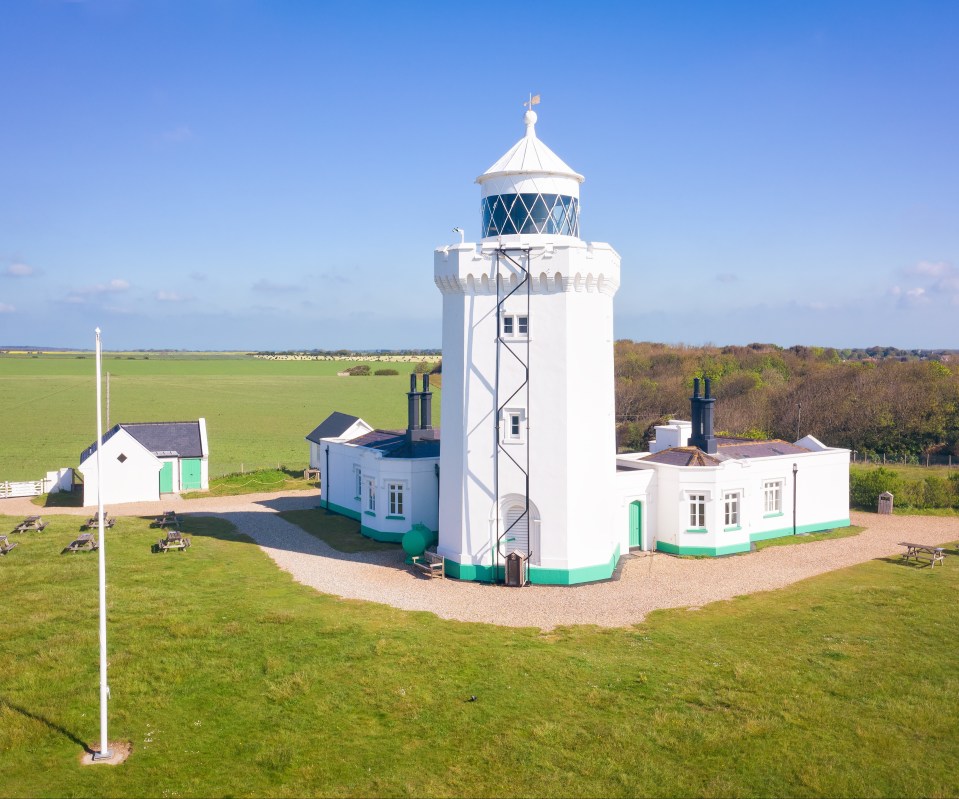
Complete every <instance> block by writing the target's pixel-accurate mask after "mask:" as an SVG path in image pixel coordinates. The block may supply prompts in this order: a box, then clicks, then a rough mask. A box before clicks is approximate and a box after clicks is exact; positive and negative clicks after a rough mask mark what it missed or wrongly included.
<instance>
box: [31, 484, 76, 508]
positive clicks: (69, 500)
mask: <svg viewBox="0 0 959 799" xmlns="http://www.w3.org/2000/svg"><path fill="white" fill-rule="evenodd" d="M30 501H31V502H32V503H33V504H34V505H38V506H39V507H41V508H82V507H83V488H82V487H79V488H75V489H73V491H58V492H57V493H55V494H42V495H41V496H39V497H34V498H33V499H31V500H30Z"/></svg>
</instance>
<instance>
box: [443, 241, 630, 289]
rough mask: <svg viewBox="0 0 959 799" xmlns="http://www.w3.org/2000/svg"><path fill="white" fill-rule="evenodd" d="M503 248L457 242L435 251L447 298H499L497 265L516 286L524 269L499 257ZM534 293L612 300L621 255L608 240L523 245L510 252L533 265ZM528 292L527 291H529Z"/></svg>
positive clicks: (502, 275) (529, 266) (510, 284)
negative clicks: (497, 294) (600, 296)
mask: <svg viewBox="0 0 959 799" xmlns="http://www.w3.org/2000/svg"><path fill="white" fill-rule="evenodd" d="M496 252H497V246H496V245H495V244H491V243H488V242H483V243H482V244H471V243H465V244H455V245H450V246H448V247H440V248H438V249H437V250H435V251H434V253H433V280H434V282H435V283H436V286H437V288H439V290H440V292H442V293H443V294H467V295H486V294H489V295H495V294H496V281H495V274H494V273H495V270H496V263H497V260H498V263H499V274H500V277H501V279H502V280H503V281H504V284H505V285H509V286H511V287H512V286H516V285H518V284H519V282H520V281H521V280H522V277H523V271H522V269H520V268H518V267H517V266H515V265H514V264H513V263H511V262H510V260H509V259H508V258H505V257H502V256H501V257H500V258H499V259H497V258H496V257H495V256H496ZM527 253H528V254H529V256H528V257H529V263H528V268H529V272H530V276H531V277H532V281H531V284H530V288H531V292H532V293H534V294H559V293H562V292H582V293H586V294H605V295H606V296H609V297H612V296H613V295H614V294H615V293H616V291H617V290H618V289H619V263H620V257H619V253H617V252H616V250H614V249H613V248H612V247H611V246H610V245H608V244H606V243H604V242H584V241H580V240H578V239H565V240H564V241H563V243H561V244H555V243H551V242H549V243H543V244H521V245H518V246H517V248H515V249H514V248H509V249H507V254H508V255H509V256H510V258H512V259H513V260H515V261H517V262H519V263H521V264H523V265H524V266H526V265H527ZM524 291H525V289H524Z"/></svg>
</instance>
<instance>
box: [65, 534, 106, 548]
mask: <svg viewBox="0 0 959 799" xmlns="http://www.w3.org/2000/svg"><path fill="white" fill-rule="evenodd" d="M99 546H100V545H99V544H98V543H97V539H96V538H94V537H93V533H80V535H79V537H78V538H77V540H76V541H73V542H71V543H70V546H68V547H67V548H66V549H65V550H63V551H64V552H80V551H81V550H84V549H86V550H89V551H91V552H92V551H94V550H95V549H98V548H99Z"/></svg>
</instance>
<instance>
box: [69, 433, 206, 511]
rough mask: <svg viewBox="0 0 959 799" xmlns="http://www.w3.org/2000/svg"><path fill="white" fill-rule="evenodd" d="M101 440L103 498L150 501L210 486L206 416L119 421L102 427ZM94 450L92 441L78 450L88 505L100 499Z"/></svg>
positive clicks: (117, 501)
mask: <svg viewBox="0 0 959 799" xmlns="http://www.w3.org/2000/svg"><path fill="white" fill-rule="evenodd" d="M101 446H102V449H101V451H100V460H101V461H102V464H103V475H104V478H105V479H104V495H103V501H104V503H105V504H118V503H122V502H149V501H151V500H154V501H155V500H159V499H160V496H161V495H162V494H171V493H175V492H179V491H205V490H207V489H208V488H209V487H210V471H209V446H208V442H207V435H206V420H205V419H202V418H201V419H198V420H197V421H195V422H134V423H121V424H117V425H114V426H113V427H112V428H111V429H110V430H108V431H107V432H106V433H104V435H103V443H102V445H101ZM96 451H97V445H96V442H94V443H93V444H91V445H90V446H89V447H87V448H86V449H85V450H84V451H83V452H82V453H81V455H80V466H79V468H78V469H77V471H79V472H80V474H81V475H83V504H84V505H95V504H96V502H97V485H98V482H99V475H98V474H97V459H96Z"/></svg>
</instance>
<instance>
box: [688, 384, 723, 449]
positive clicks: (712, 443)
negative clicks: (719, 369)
mask: <svg viewBox="0 0 959 799" xmlns="http://www.w3.org/2000/svg"><path fill="white" fill-rule="evenodd" d="M705 383H706V391H705V394H704V395H703V396H702V397H700V396H699V378H698V377H697V378H694V379H693V396H691V397H690V398H689V402H690V412H691V414H692V425H693V429H692V435H691V436H690V437H689V442H688V443H689V446H691V447H699V448H700V449H701V450H703V452H707V453H709V454H710V455H713V454H715V452H716V449H717V443H716V436H715V435H714V433H713V411H714V407H713V406H714V405H715V404H716V398H715V397H713V396H712V380H710V379H709V378H708V377H707V378H706V380H705Z"/></svg>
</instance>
